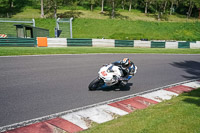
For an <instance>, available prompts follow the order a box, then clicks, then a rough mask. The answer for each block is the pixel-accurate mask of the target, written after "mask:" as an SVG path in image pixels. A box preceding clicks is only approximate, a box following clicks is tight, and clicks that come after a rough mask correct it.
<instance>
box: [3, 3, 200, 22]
mask: <svg viewBox="0 0 200 133" xmlns="http://www.w3.org/2000/svg"><path fill="white" fill-rule="evenodd" d="M25 6H32V7H35V8H40V9H41V18H44V17H45V15H46V14H49V13H51V14H53V15H52V17H54V18H57V10H58V9H59V8H63V7H71V9H72V10H74V8H75V7H78V6H81V7H83V8H86V9H88V10H91V11H93V10H94V9H95V8H97V9H99V10H100V12H101V13H104V12H107V11H108V12H109V14H110V17H111V18H115V15H116V12H117V10H120V9H121V10H127V11H131V10H133V9H137V10H140V11H142V12H144V13H145V14H149V13H153V14H156V16H157V19H158V20H159V19H161V18H162V17H164V16H166V15H172V14H181V15H186V16H187V18H190V17H196V18H200V0H0V16H1V17H2V16H3V17H11V16H12V14H15V13H17V12H20V11H21V10H22V8H23V7H25Z"/></svg>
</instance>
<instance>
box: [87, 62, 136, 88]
mask: <svg viewBox="0 0 200 133" xmlns="http://www.w3.org/2000/svg"><path fill="white" fill-rule="evenodd" d="M129 70H130V75H129V76H128V78H127V79H126V80H127V82H128V80H130V79H131V78H132V76H133V75H134V74H135V73H136V72H137V66H135V65H132V66H131V67H130V68H129ZM122 76H123V72H122V70H121V68H120V67H118V66H114V65H113V64H109V65H104V66H102V67H101V68H100V70H99V72H98V77H97V78H96V79H94V80H93V81H92V82H91V83H90V84H89V86H88V88H89V90H90V91H93V90H97V89H100V88H105V87H112V86H118V87H120V84H121V82H123V81H122V80H121V77H122ZM127 82H126V83H127Z"/></svg>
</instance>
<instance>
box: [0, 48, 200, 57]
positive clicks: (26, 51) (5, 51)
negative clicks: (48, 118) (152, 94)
mask: <svg viewBox="0 0 200 133" xmlns="http://www.w3.org/2000/svg"><path fill="white" fill-rule="evenodd" d="M90 53H156V54H162V53H164V54H200V49H164V48H163V49H162V48H94V47H66V48H32V47H31V48H30V47H0V56H9V55H43V54H90Z"/></svg>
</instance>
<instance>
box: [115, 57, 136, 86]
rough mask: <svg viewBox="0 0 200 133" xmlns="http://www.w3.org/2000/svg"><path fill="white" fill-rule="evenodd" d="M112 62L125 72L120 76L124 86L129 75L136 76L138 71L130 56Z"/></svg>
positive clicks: (121, 83)
mask: <svg viewBox="0 0 200 133" xmlns="http://www.w3.org/2000/svg"><path fill="white" fill-rule="evenodd" d="M112 64H113V65H115V66H118V67H119V68H120V69H121V71H122V73H123V75H122V77H121V78H120V81H121V82H120V85H122V86H125V85H126V84H127V82H128V80H129V78H128V77H129V75H132V76H134V74H135V73H136V71H137V70H136V69H137V68H136V67H135V65H134V63H133V62H132V61H130V59H129V58H124V59H123V60H120V61H116V62H113V63H112Z"/></svg>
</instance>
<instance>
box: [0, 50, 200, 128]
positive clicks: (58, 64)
mask: <svg viewBox="0 0 200 133" xmlns="http://www.w3.org/2000/svg"><path fill="white" fill-rule="evenodd" d="M123 57H129V58H130V59H131V60H133V61H134V63H135V64H136V65H137V66H138V72H137V74H136V75H135V77H133V78H132V79H131V80H130V82H129V83H130V84H129V85H128V87H127V88H125V89H122V90H108V89H107V90H98V91H92V92H90V91H88V88H87V87H88V84H89V83H90V82H91V81H92V80H93V79H94V78H96V76H97V72H98V70H99V68H100V67H101V65H103V64H107V63H110V62H113V61H117V60H119V59H122V58H123ZM199 68H200V55H162V54H161V55H158V54H99V55H98V54H88V55H54V56H53V55H50V56H21V57H0V127H2V126H5V125H10V124H13V123H17V122H21V121H25V120H29V119H34V118H38V117H42V116H46V115H50V114H54V113H58V112H62V111H66V110H70V109H74V108H78V107H82V106H86V105H91V104H94V103H98V102H103V101H106V100H111V99H114V98H117V97H122V96H125V95H130V94H134V93H138V92H142V91H145V90H150V89H153V88H158V87H161V86H165V85H169V84H173V83H176V82H181V81H185V80H190V79H196V78H200V69H199Z"/></svg>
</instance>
